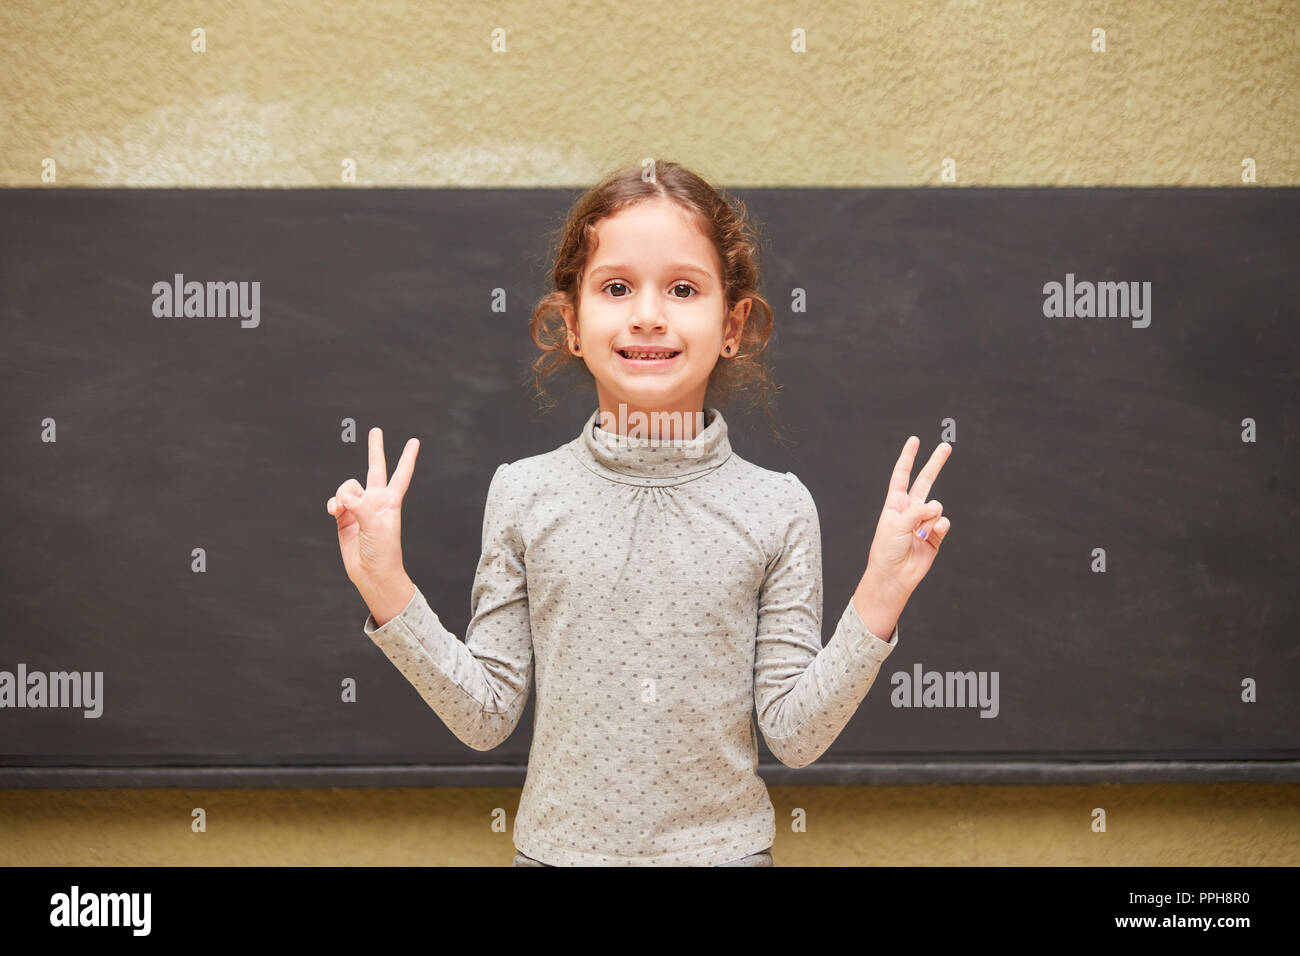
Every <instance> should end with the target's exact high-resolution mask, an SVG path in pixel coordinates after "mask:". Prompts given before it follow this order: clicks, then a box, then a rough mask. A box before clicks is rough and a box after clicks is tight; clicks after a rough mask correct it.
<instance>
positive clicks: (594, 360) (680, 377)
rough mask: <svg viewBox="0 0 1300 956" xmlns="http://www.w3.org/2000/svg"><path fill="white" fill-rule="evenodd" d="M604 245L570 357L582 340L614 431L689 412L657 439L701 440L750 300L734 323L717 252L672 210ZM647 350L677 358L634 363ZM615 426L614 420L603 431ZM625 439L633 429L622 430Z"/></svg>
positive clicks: (631, 213)
mask: <svg viewBox="0 0 1300 956" xmlns="http://www.w3.org/2000/svg"><path fill="white" fill-rule="evenodd" d="M596 238H597V249H596V252H595V254H594V255H592V257H591V260H590V261H589V262H588V263H587V267H586V269H585V270H584V271H583V274H582V278H581V294H580V299H579V306H578V315H577V316H576V318H575V316H574V315H573V310H572V309H566V310H565V316H564V318H565V322H566V324H567V325H568V327H569V348H570V351H574V342H575V340H576V342H577V344H578V346H579V348H580V350H579V351H577V354H579V355H581V356H582V358H583V359H584V360H585V361H586V363H587V368H588V369H590V370H591V374H592V375H593V376H594V377H595V379H596V393H597V396H598V397H599V400H600V408H601V411H603V412H606V413H607V414H608V415H612V416H614V418H613V421H614V422H618V423H622V422H629V421H630V422H632V423H633V425H635V419H632V418H631V416H632V414H633V413H634V412H644V413H646V414H647V415H650V413H652V412H680V413H682V414H681V415H680V416H671V417H669V418H665V419H662V420H661V421H662V422H663V423H664V424H665V425H667V424H668V423H670V422H671V423H674V424H673V426H672V427H671V428H665V429H663V430H661V431H659V432H655V431H654V430H653V429H652V431H651V433H650V435H649V437H659V438H691V437H693V435H694V429H695V425H696V423H697V418H696V415H697V413H699V412H700V411H702V409H703V407H704V396H705V394H706V392H707V391H708V382H709V375H710V373H711V372H712V371H713V366H714V364H715V363H716V362H718V361H719V359H722V360H724V361H725V360H726V358H725V356H723V355H722V350H723V348H724V347H725V346H727V345H728V344H729V345H731V347H732V349H731V354H732V355H735V354H736V351H737V349H738V347H739V344H740V334H741V331H742V329H743V328H744V323H745V319H746V318H747V317H748V315H749V308H750V300H749V299H742V300H741V301H740V302H739V303H737V305H736V308H735V309H734V310H733V312H732V315H731V316H730V321H726V320H727V319H728V316H727V314H726V301H725V300H724V298H723V294H722V277H721V269H720V263H719V262H718V257H717V253H716V252H715V251H714V248H713V244H712V243H711V242H709V240H708V239H707V238H705V237H704V236H703V235H702V234H701V233H700V232H699V230H698V229H696V228H695V226H694V225H693V224H692V223H691V222H690V220H689V219H688V218H687V214H686V213H685V211H684V210H682V209H681V208H680V207H679V206H677V205H676V204H674V203H671V202H669V201H668V200H665V199H655V200H647V201H645V202H640V203H638V204H637V205H635V206H631V207H629V208H627V209H624V210H622V211H620V212H619V213H617V214H616V215H613V216H610V217H609V218H607V219H605V220H603V221H601V222H600V223H599V224H598V225H597V226H596ZM637 348H650V349H668V350H671V351H672V352H675V353H676V354H675V355H674V356H672V357H671V358H663V359H658V360H654V361H643V360H638V359H635V358H628V357H626V353H627V352H628V351H629V350H635V349H637ZM621 405H622V406H625V409H624V411H623V413H622V415H623V417H620V406H621ZM609 421H610V419H609V418H608V417H605V419H604V421H603V422H602V427H609V426H607V425H606V424H605V423H606V422H609ZM650 421H651V422H654V421H655V419H654V418H653V417H652V418H651V419H650ZM678 422H681V423H685V425H686V428H685V429H684V433H683V434H677V433H676V423H678ZM611 430H613V429H611ZM617 430H618V431H625V430H626V429H624V427H623V426H622V424H619V425H617ZM669 432H671V433H669ZM642 434H645V433H644V432H643V433H642Z"/></svg>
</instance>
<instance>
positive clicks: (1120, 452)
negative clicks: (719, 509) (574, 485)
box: [0, 187, 1300, 787]
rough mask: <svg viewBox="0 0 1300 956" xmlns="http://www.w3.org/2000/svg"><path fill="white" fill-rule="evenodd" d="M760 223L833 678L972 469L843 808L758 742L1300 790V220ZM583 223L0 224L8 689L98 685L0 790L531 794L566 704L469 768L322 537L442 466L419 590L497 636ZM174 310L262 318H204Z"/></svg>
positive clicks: (256, 211)
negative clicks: (498, 499) (493, 572)
mask: <svg viewBox="0 0 1300 956" xmlns="http://www.w3.org/2000/svg"><path fill="white" fill-rule="evenodd" d="M735 192H736V194H737V195H739V196H740V197H741V198H742V199H743V200H744V201H745V203H746V204H747V206H748V208H749V210H750V212H751V213H752V214H753V215H754V216H755V218H756V219H757V220H758V222H759V223H760V225H761V229H762V236H763V291H764V293H765V294H766V295H767V296H768V298H769V300H770V301H771V302H772V304H773V306H774V309H775V312H776V323H775V333H774V335H773V338H772V342H771V346H770V353H769V355H770V359H771V367H772V372H773V374H774V376H775V378H776V380H777V381H778V382H779V383H780V384H781V386H782V391H781V392H780V393H779V395H778V398H777V404H776V409H777V413H778V416H779V423H780V424H781V425H782V426H783V427H784V428H785V429H786V430H787V432H788V433H789V434H790V435H791V436H792V437H793V439H794V441H793V442H791V443H783V442H780V441H777V440H776V439H775V438H774V437H773V436H772V434H771V432H770V428H769V426H768V423H767V421H766V420H765V418H764V417H763V416H762V415H761V414H760V413H758V412H757V411H754V410H752V409H750V408H748V407H747V406H744V405H740V404H734V405H723V406H722V408H723V411H724V414H726V416H727V420H728V424H729V427H730V436H731V439H732V445H733V448H734V450H735V452H736V453H737V454H739V455H741V456H742V457H744V458H746V459H747V460H749V461H752V462H755V463H756V464H759V465H762V466H763V467H766V468H771V469H774V470H778V471H794V472H795V473H796V474H797V475H798V476H799V477H800V478H801V479H802V480H803V481H804V483H805V484H807V486H808V487H809V489H810V490H811V491H812V493H813V496H814V498H815V499H816V501H817V505H818V510H819V514H820V518H821V523H822V530H823V547H824V562H825V568H826V571H825V594H826V599H825V608H824V624H825V627H824V637H826V638H829V637H830V635H831V633H832V631H833V627H834V624H835V622H836V621H837V619H838V616H839V614H840V612H841V611H842V610H843V608H844V605H845V602H847V600H848V599H849V595H850V594H851V592H852V589H853V587H854V585H855V584H856V583H857V580H858V578H859V576H860V575H861V572H862V569H863V567H864V566H865V562H866V557H867V548H868V545H869V543H870V541H871V537H872V533H873V531H874V527H875V523H876V520H877V518H878V516H879V512H880V508H881V505H882V502H883V498H884V492H885V487H886V484H887V481H888V478H889V472H890V469H891V468H892V466H893V463H894V461H895V459H896V458H897V455H898V452H899V450H900V448H901V446H902V444H903V442H904V441H905V439H906V438H907V437H908V435H910V434H916V435H919V436H920V437H921V439H922V450H921V458H922V459H924V458H926V457H928V456H929V454H930V452H931V451H932V450H933V448H934V446H935V445H936V444H937V443H938V442H939V441H943V440H948V441H950V442H951V443H952V445H953V448H954V451H953V454H952V457H951V458H950V460H949V462H948V464H947V465H946V467H945V469H944V471H943V473H942V475H941V476H940V478H939V481H938V482H937V484H936V486H935V488H934V490H933V492H932V496H933V497H935V498H938V499H939V500H941V501H942V502H943V503H944V508H945V514H947V515H948V516H949V517H950V518H951V519H952V521H953V523H954V524H953V529H952V531H951V534H950V537H949V539H948V541H947V542H946V543H945V545H944V548H943V551H942V553H941V554H940V556H939V557H938V559H937V561H936V563H935V567H934V569H933V570H932V571H931V573H930V575H929V576H928V577H927V578H926V579H925V580H924V581H923V582H922V584H921V585H920V587H919V588H918V590H917V591H916V593H915V594H914V595H913V597H912V600H911V602H910V603H909V604H908V606H907V608H906V609H905V610H904V611H903V614H902V617H901V620H900V623H899V631H900V637H899V644H898V647H897V649H896V650H895V652H894V653H893V654H892V655H891V656H890V658H889V659H888V660H887V661H886V662H885V664H884V666H883V667H882V669H881V672H880V675H879V676H878V678H877V681H876V684H875V686H874V687H873V688H872V690H871V691H870V693H869V694H868V695H867V697H866V699H865V700H864V701H863V704H862V706H861V708H860V709H859V711H858V712H857V714H856V715H855V716H854V718H853V719H852V721H851V722H850V723H849V725H848V726H847V727H846V728H845V730H844V732H843V733H842V734H841V735H840V737H839V738H838V739H837V741H836V742H835V744H834V745H833V746H832V747H831V748H830V750H828V751H827V752H826V753H825V754H824V755H823V756H822V757H821V758H820V759H819V760H818V761H817V762H815V763H814V764H812V765H811V766H809V767H806V768H803V769H800V770H792V769H790V768H787V767H784V766H783V765H781V764H779V763H777V762H775V761H774V759H773V758H772V757H771V755H770V753H769V752H768V751H767V749H766V747H765V746H764V745H763V744H762V743H761V736H760V748H761V754H762V763H761V764H760V773H761V774H762V776H763V777H764V778H765V779H766V780H768V782H770V783H792V782H807V783H826V782H845V783H870V782H900V783H906V782H977V781H978V782H1004V783H1016V782H1049V783H1050V782H1062V783H1064V782H1077V781H1103V780H1129V781H1137V780H1237V779H1239V780H1261V781H1262V780H1271V781H1294V780H1297V779H1300V772H1298V770H1300V739H1298V737H1300V733H1298V731H1300V642H1297V635H1300V616H1298V615H1297V601H1296V582H1297V580H1300V539H1297V535H1296V511H1297V474H1298V472H1300V468H1298V467H1297V457H1296V456H1297V450H1298V449H1300V443H1298V439H1300V388H1298V387H1297V386H1298V385H1300V309H1298V308H1297V303H1298V302H1300V270H1298V269H1297V268H1296V263H1297V261H1300V239H1298V238H1297V237H1298V236H1300V231H1298V230H1297V228H1296V224H1297V222H1300V190H1296V189H1290V188H1287V189H1274V188H1250V187H1245V188H1239V189H1037V188H1028V189H1001V188H960V189H959V188H951V189H739V190H736V191H735ZM577 193H578V191H577V190H572V189H536V190H531V189H502V190H496V189H482V190H459V189H458V190H449V189H323V190H316V189H306V190H172V189H161V190H154V189H66V188H65V189H32V190H29V189H13V190H4V191H0V206H2V208H3V222H4V229H3V231H2V234H0V242H2V243H3V255H0V277H2V278H3V290H4V296H3V300H2V301H3V305H2V308H3V310H4V331H5V336H4V347H3V349H2V350H0V363H3V372H4V374H3V380H2V381H3V384H2V385H0V391H2V393H3V396H4V409H5V414H4V415H3V416H0V448H3V451H4V453H3V475H4V489H5V492H6V494H5V499H6V500H5V502H4V506H3V508H2V509H0V514H2V515H3V517H2V518H0V523H2V527H3V531H4V541H5V543H6V547H5V548H4V549H3V551H2V552H0V562H3V574H2V575H0V609H2V610H3V613H4V621H5V627H4V630H3V635H2V636H0V671H3V672H7V673H9V674H10V675H11V677H10V680H11V681H12V682H13V684H17V682H18V673H19V668H20V667H21V668H23V669H24V672H25V673H26V674H27V677H26V678H25V680H31V679H33V678H31V676H30V675H31V674H33V673H35V672H41V673H43V674H45V675H47V676H50V677H51V679H52V681H55V682H58V677H57V674H58V673H71V672H78V673H84V674H88V675H91V677H90V679H88V680H87V682H86V686H85V687H84V688H80V689H81V690H82V691H86V692H88V694H87V697H83V698H81V699H80V702H81V703H83V704H84V703H86V700H87V699H88V696H97V701H98V703H97V705H96V706H98V707H99V708H100V713H99V715H98V716H93V717H91V716H86V711H87V708H86V707H76V706H49V705H51V704H53V703H60V702H61V703H63V704H67V703H69V702H70V703H73V704H75V703H77V702H78V701H77V699H76V698H75V697H74V696H69V695H72V694H73V692H74V691H75V690H77V688H74V687H73V686H72V685H71V684H70V683H68V682H67V681H63V682H61V689H62V691H63V696H62V697H59V696H58V695H57V694H54V693H50V694H49V695H48V696H47V697H46V698H45V702H46V704H47V706H44V707H17V706H6V707H2V708H0V765H2V766H0V785H4V786H9V787H51V786H69V787H96V786H198V785H220V786H289V785H292V786H351V785H412V784H486V783H510V784H518V783H521V782H522V781H523V776H524V768H525V765H526V760H527V754H528V748H529V743H530V740H531V727H532V711H533V704H532V703H531V701H530V703H529V706H528V710H527V712H526V713H525V715H524V718H523V720H522V722H521V723H520V725H519V727H518V729H517V730H516V731H515V733H514V734H513V735H512V736H511V737H510V739H509V740H508V741H506V742H505V743H504V744H502V745H501V746H500V747H498V748H496V749H495V750H492V751H489V752H478V751H474V750H472V749H470V748H469V747H467V746H465V745H463V744H462V743H461V742H460V741H458V740H457V739H456V738H455V737H454V736H453V735H452V734H451V733H450V731H448V730H447V728H446V727H445V726H444V725H443V724H442V723H441V721H440V720H439V719H438V717H437V716H436V715H435V713H434V712H433V711H432V710H430V709H429V708H428V706H427V705H426V704H425V703H424V702H423V701H422V700H421V699H420V697H419V695H418V693H417V692H416V691H415V689H414V688H413V687H412V686H410V685H409V684H408V683H407V682H406V680H405V678H403V677H402V675H401V674H400V673H399V672H398V670H397V669H396V668H395V667H394V666H393V665H392V664H391V663H389V661H388V660H387V658H385V657H384V656H383V654H382V652H381V651H380V650H379V649H378V648H377V647H375V646H374V645H373V643H372V642H371V641H370V640H369V639H368V638H367V637H366V636H365V635H364V634H363V632H362V622H363V621H364V620H365V616H366V608H365V606H364V604H363V603H362V601H361V599H360V596H359V595H358V594H357V592H356V590H355V589H354V588H353V587H352V585H351V584H350V582H349V581H348V580H347V577H346V575H345V573H344V570H343V566H342V561H341V559H340V556H339V553H338V546H337V538H336V534H335V526H334V520H333V519H332V518H331V517H330V516H329V515H327V514H326V512H325V507H324V506H325V502H326V500H327V499H328V498H329V497H330V495H332V494H333V492H334V490H335V488H336V487H337V486H338V484H339V483H340V482H341V481H343V480H344V479H345V478H348V477H357V478H358V479H360V480H362V481H363V482H364V479H365V470H366V451H365V435H366V431H367V429H369V428H370V427H372V426H374V425H379V426H381V427H382V428H383V429H384V431H385V435H386V438H387V453H388V460H389V464H390V467H391V466H392V464H394V463H395V462H396V459H397V456H398V454H399V453H400V450H401V447H402V444H403V443H404V442H405V441H406V439H407V438H409V437H412V436H415V437H419V438H420V439H421V441H422V446H423V447H422V451H421V454H420V459H419V464H418V466H417V469H416V473H415V478H414V481H413V483H412V486H411V489H410V492H409V494H408V496H407V499H406V506H405V508H404V512H403V529H404V540H403V547H404V553H405V557H406V562H407V567H408V570H409V572H410V574H411V576H412V578H413V579H414V580H415V581H416V583H417V584H419V586H420V587H421V589H422V590H423V591H424V592H425V594H426V595H427V597H428V599H429V601H430V603H431V605H432V606H433V607H434V609H435V610H436V611H437V612H438V613H439V615H440V617H441V618H442V620H443V622H444V623H445V624H446V625H447V627H449V628H450V629H451V630H452V631H453V632H455V633H456V634H458V635H461V636H463V635H464V630H465V626H466V624H467V622H468V620H469V616H470V605H469V594H470V588H471V583H472V580H473V573H474V567H475V564H476V561H477V558H478V548H479V545H480V537H479V536H480V530H481V522H482V515H483V504H484V499H485V496H486V492H487V487H488V482H489V480H490V479H491V477H492V474H493V472H494V470H495V469H496V467H497V466H498V465H499V464H500V463H502V462H505V461H514V460H517V459H519V458H523V457H526V456H529V455H533V454H538V453H541V452H544V451H549V450H551V449H553V448H555V447H557V446H558V445H560V444H563V443H564V442H567V441H569V440H570V439H571V438H573V437H574V436H576V435H577V434H578V430H579V429H580V427H581V425H582V423H583V422H584V421H585V419H586V417H587V416H588V415H589V414H590V412H591V411H593V410H594V409H595V407H596V399H595V394H594V392H592V391H590V390H589V389H585V388H584V383H583V382H582V381H581V379H580V378H578V377H570V378H568V379H566V380H561V381H556V382H553V384H552V389H553V390H554V391H555V393H556V395H557V396H558V397H559V398H560V401H559V402H558V404H557V405H556V406H555V407H554V408H553V409H552V410H550V411H547V412H545V413H543V412H542V411H540V410H539V409H538V407H537V405H536V403H535V401H534V398H533V395H532V390H531V387H530V385H529V363H530V361H531V359H532V358H533V357H534V355H535V353H536V348H535V346H534V345H533V343H532V342H531V340H530V338H529V335H528V332H527V327H528V318H529V316H530V314H531V310H532V307H533V305H534V303H535V301H536V299H537V297H538V296H540V295H541V294H542V293H544V292H545V291H546V289H547V286H546V280H547V269H548V264H547V262H546V252H547V243H548V240H549V238H550V237H551V235H552V233H553V231H554V230H555V229H556V228H557V227H558V226H559V224H560V223H561V222H562V220H563V216H564V213H565V211H566V209H567V208H568V205H569V204H570V203H571V202H572V200H573V199H574V198H575V196H576V195H577ZM178 276H179V277H181V279H180V280H179V281H182V282H191V281H197V282H200V283H205V284H206V283H213V284H214V285H216V284H217V283H232V284H231V285H228V286H218V287H217V288H218V294H217V295H216V300H217V301H216V306H218V307H217V308H209V309H206V310H205V312H206V314H205V316H203V317H200V316H196V315H189V316H186V315H184V314H183V312H184V310H183V309H182V310H180V311H181V312H182V314H180V315H176V314H172V315H168V314H167V308H166V306H167V302H166V300H167V299H168V298H169V297H170V296H169V294H168V291H167V289H168V287H169V285H170V286H171V287H173V288H174V284H175V282H177V281H178V279H177V277H178ZM254 283H257V285H254ZM1052 283H1058V284H1059V290H1053V288H1052V286H1051V284H1052ZM254 292H256V293H257V296H256V298H254V295H253V293H254ZM1094 292H1095V293H1097V294H1098V295H1097V297H1096V298H1095V299H1094V300H1093V301H1094V302H1095V303H1097V304H1099V305H1101V306H1104V307H1105V313H1106V314H1105V315H1099V314H1091V315H1089V314H1086V313H1089V312H1092V313H1097V312H1099V311H1101V309H1098V308H1093V309H1088V308H1087V302H1088V300H1089V298H1090V297H1091V296H1092V294H1093V293H1094ZM226 293H229V294H230V295H231V296H232V297H231V298H230V299H229V300H223V299H222V295H223V294H226ZM236 293H244V294H245V298H243V299H238V298H236V297H235V295H236ZM1123 293H1128V295H1122V294H1123ZM502 295H504V302H505V310H504V311H500V310H499V309H494V302H498V303H499V302H501V301H502ZM223 301H224V304H226V305H228V306H229V307H228V308H226V309H224V310H223V309H221V308H219V306H221V305H222V304H223ZM212 304H213V303H212V300H211V299H209V300H208V301H207V305H208V306H212ZM239 305H243V306H245V308H244V310H243V311H240V309H239V308H238V307H237V306H239ZM254 306H256V307H255V308H254ZM347 420H351V421H354V422H355V426H356V441H355V443H349V442H347V441H344V440H343V439H344V422H345V421H347ZM51 439H53V440H51ZM918 468H919V465H918ZM196 549H201V551H198V550H196ZM196 555H201V560H202V565H201V570H197V569H196V567H198V566H197V565H196V562H197V561H198V560H199V558H198V557H196ZM930 672H934V674H935V675H936V676H935V677H933V678H927V676H926V675H927V674H929V673H930ZM96 673H99V674H102V684H101V685H100V688H99V692H98V694H97V695H93V694H91V693H90V692H91V691H92V689H93V688H94V686H95V679H94V677H93V675H94V674H96ZM964 674H970V675H971V677H970V680H971V683H970V684H969V685H964V684H963V683H962V681H961V679H960V678H959V677H954V675H964ZM348 679H351V680H353V681H355V687H356V700H355V701H346V700H344V699H343V694H342V690H341V688H342V686H343V682H344V681H346V680H348ZM994 679H996V682H997V683H996V685H995V684H994V683H993V681H994ZM24 686H28V685H24ZM963 686H969V687H970V688H971V689H972V690H975V689H976V688H978V687H983V688H984V689H985V690H986V691H988V692H989V694H990V697H989V699H988V701H987V702H986V703H985V704H982V705H980V706H973V705H974V704H975V701H974V700H972V699H966V701H965V703H964V704H959V703H958V698H957V697H956V696H955V691H956V690H957V689H959V688H961V687H963ZM53 687H54V683H51V685H50V688H53ZM927 687H928V688H929V689H930V690H931V691H933V695H932V696H930V697H927V696H926V695H924V694H922V690H923V689H924V688H927ZM994 687H996V689H997V693H996V701H995V703H994V702H993V699H992V690H993V688H994ZM927 700H929V702H930V703H938V704H943V705H944V706H926V702H927ZM904 704H908V705H910V706H903V705H904ZM917 704H920V706H915V705H917Z"/></svg>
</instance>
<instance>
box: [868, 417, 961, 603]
mask: <svg viewBox="0 0 1300 956" xmlns="http://www.w3.org/2000/svg"><path fill="white" fill-rule="evenodd" d="M920 447H921V439H919V438H917V437H916V436H915V435H913V436H911V437H910V438H908V439H907V441H906V442H905V443H904V445H903V453H902V454H901V455H899V456H898V463H897V464H896V465H894V474H893V477H891V478H890V480H889V492H888V494H887V495H886V496H885V507H884V510H882V511H881V513H880V521H879V523H877V525H876V536H875V538H874V539H873V540H872V542H871V553H870V556H869V557H868V558H867V570H866V573H865V574H864V575H863V577H864V578H865V579H867V580H870V581H871V582H872V584H873V585H874V586H883V587H884V588H885V589H886V590H887V591H889V592H890V593H894V594H899V595H902V596H903V597H904V598H906V597H907V596H908V595H910V594H911V593H912V591H913V590H914V589H915V588H916V586H917V585H918V584H920V583H921V579H922V578H923V577H925V575H926V573H927V572H928V571H929V570H930V565H931V564H933V563H934V556H935V555H936V554H938V553H939V545H940V544H942V543H943V539H944V536H945V535H946V534H947V533H948V529H949V528H950V527H952V522H951V521H949V520H948V519H947V518H941V517H940V515H941V514H942V513H943V505H942V504H941V503H940V502H938V501H930V502H927V501H926V500H925V498H926V495H928V494H929V493H930V487H931V486H932V485H933V484H934V480H935V478H937V477H939V469H940V468H942V467H943V464H944V462H946V461H947V460H948V456H949V455H951V454H952V446H951V445H949V444H948V443H947V442H940V443H939V447H937V448H936V449H935V450H934V454H932V455H931V456H930V460H929V461H928V462H926V464H925V467H924V468H922V469H921V473H920V474H919V475H917V476H916V481H915V482H913V483H912V487H911V489H909V488H908V487H907V483H908V481H909V480H910V479H911V476H912V463H913V462H914V461H915V460H916V452H917V449H919V448H920Z"/></svg>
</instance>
